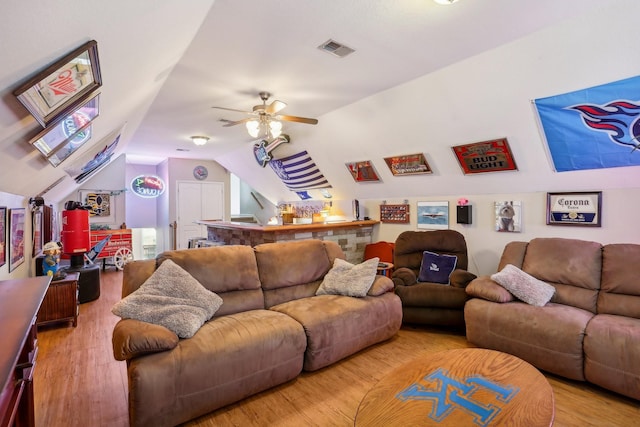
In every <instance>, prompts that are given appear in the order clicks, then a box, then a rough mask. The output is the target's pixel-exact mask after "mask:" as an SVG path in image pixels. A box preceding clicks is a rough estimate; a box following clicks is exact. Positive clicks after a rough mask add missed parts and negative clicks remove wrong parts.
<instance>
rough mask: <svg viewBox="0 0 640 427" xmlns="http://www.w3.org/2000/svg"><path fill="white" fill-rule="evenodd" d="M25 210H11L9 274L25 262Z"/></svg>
mask: <svg viewBox="0 0 640 427" xmlns="http://www.w3.org/2000/svg"><path fill="white" fill-rule="evenodd" d="M24 218H25V208H17V209H10V210H9V272H12V271H13V270H15V269H16V267H18V266H19V265H20V264H22V263H23V262H24Z"/></svg>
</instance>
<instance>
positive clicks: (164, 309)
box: [111, 259, 222, 338]
mask: <svg viewBox="0 0 640 427" xmlns="http://www.w3.org/2000/svg"><path fill="white" fill-rule="evenodd" d="M221 305H222V298H220V297H219V296H218V295H216V294H215V293H214V292H211V291H209V290H208V289H206V288H205V287H204V286H202V284H201V283H200V282H198V281H197V280H196V279H195V278H194V277H193V276H192V275H190V274H189V273H188V272H186V271H185V270H184V269H182V267H180V266H179V265H177V264H176V263H174V262H173V261H171V260H170V259H168V260H166V261H164V262H163V263H162V264H160V266H159V267H158V269H157V270H156V271H155V272H154V273H153V274H152V275H151V277H149V278H148V279H147V280H146V281H145V282H144V283H143V284H142V286H140V287H139V288H138V289H137V290H135V291H134V292H132V293H130V294H129V295H127V296H126V297H124V298H123V299H122V300H120V301H119V302H117V303H116V304H115V305H114V306H113V308H112V309H111V312H112V313H113V314H115V315H116V316H120V317H122V318H123V319H136V320H141V321H143V322H147V323H153V324H156V325H161V326H164V327H165V328H167V329H169V330H171V331H173V332H174V333H175V334H176V335H178V336H179V337H180V338H191V337H192V336H193V335H194V334H195V333H196V332H197V331H198V329H200V327H201V326H202V325H203V324H204V322H206V321H207V320H209V319H210V318H211V317H212V316H213V315H214V314H215V312H216V311H218V309H219V308H220V306H221Z"/></svg>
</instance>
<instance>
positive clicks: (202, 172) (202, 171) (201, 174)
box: [193, 165, 209, 181]
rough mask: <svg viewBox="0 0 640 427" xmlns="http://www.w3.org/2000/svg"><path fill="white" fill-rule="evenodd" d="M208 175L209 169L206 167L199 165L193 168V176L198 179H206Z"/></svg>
mask: <svg viewBox="0 0 640 427" xmlns="http://www.w3.org/2000/svg"><path fill="white" fill-rule="evenodd" d="M208 176H209V171H208V170H207V168H206V167H204V166H202V165H199V166H196V167H195V168H193V177H194V178H195V179H197V180H198V181H202V180H205V179H207V177H208Z"/></svg>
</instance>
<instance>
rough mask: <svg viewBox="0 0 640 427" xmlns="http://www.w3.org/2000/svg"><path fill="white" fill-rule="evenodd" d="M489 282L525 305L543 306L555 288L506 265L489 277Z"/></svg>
mask: <svg viewBox="0 0 640 427" xmlns="http://www.w3.org/2000/svg"><path fill="white" fill-rule="evenodd" d="M491 280H493V281H495V282H497V283H498V284H499V285H500V286H502V287H503V288H505V289H506V290H508V291H509V292H511V293H512V294H513V295H515V296H516V298H518V299H520V300H522V301H524V302H526V303H527V304H531V305H537V306H540V307H541V306H543V305H545V304H546V303H548V302H549V300H551V297H552V296H553V294H554V292H555V291H556V288H554V287H553V286H551V285H549V284H548V283H544V282H543V281H541V280H538V279H536V278H535V277H533V276H531V275H529V274H527V273H525V272H524V271H522V270H520V269H519V268H518V267H516V266H514V265H512V264H507V265H506V266H505V267H504V268H503V269H502V270H501V271H499V272H498V273H495V274H492V275H491Z"/></svg>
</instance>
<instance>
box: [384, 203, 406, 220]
mask: <svg viewBox="0 0 640 427" xmlns="http://www.w3.org/2000/svg"><path fill="white" fill-rule="evenodd" d="M380 222H386V223H391V224H409V205H380Z"/></svg>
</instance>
